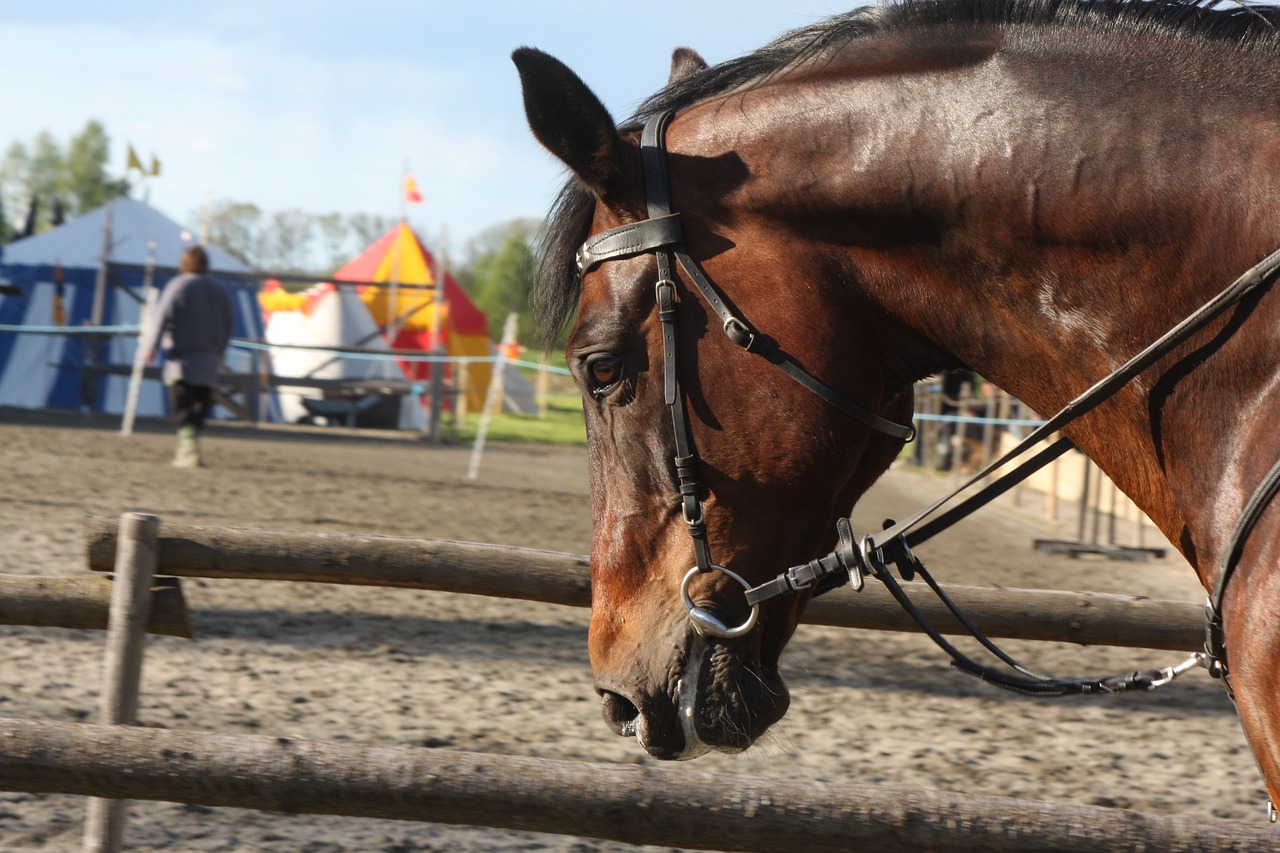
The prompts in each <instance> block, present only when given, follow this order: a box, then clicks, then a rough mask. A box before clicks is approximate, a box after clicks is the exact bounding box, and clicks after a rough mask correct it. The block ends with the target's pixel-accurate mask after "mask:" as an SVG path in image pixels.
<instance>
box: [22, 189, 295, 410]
mask: <svg viewBox="0 0 1280 853" xmlns="http://www.w3.org/2000/svg"><path fill="white" fill-rule="evenodd" d="M108 217H109V221H108ZM152 244H154V250H152V248H151V246H152ZM191 244H192V239H191V235H190V234H189V233H188V232H186V231H185V230H184V229H183V228H182V226H180V225H178V223H176V222H174V221H173V220H172V219H169V218H168V217H167V216H165V215H164V214H163V213H161V212H160V211H158V210H156V209H155V208H153V207H151V206H150V205H148V204H146V203H144V202H141V201H137V200H135V199H131V198H124V197H121V198H116V199H113V200H112V201H110V202H108V203H107V204H106V205H104V206H102V207H100V208H98V209H97V210H94V211H92V212H90V213H86V214H85V215H83V216H80V217H78V218H77V219H74V220H72V221H70V222H67V223H66V224H64V225H60V226H58V227H57V228H53V229H50V230H49V231H46V232H44V233H42V234H36V235H34V236H32V237H26V238H24V239H21V240H16V241H14V242H13V243H10V244H9V245H7V246H5V247H3V253H2V254H0V280H2V281H0V283H3V284H5V285H8V286H7V287H5V288H4V292H5V294H6V295H0V405H3V406H20V407H23V408H37V409H39V408H56V409H91V410H93V411H98V412H110V413H115V414H118V413H120V412H122V411H123V410H124V406H125V398H126V395H127V390H128V382H129V379H128V377H127V376H118V375H116V376H113V375H105V374H97V373H94V372H91V371H85V370H84V369H83V367H84V366H85V365H86V364H93V363H95V362H96V363H98V364H108V365H117V366H119V365H130V364H132V363H133V356H134V349H135V340H136V339H135V336H134V335H133V334H113V335H111V336H110V337H109V338H107V339H106V341H107V342H106V343H98V342H99V341H102V340H103V339H102V338H92V337H85V336H82V335H70V334H65V333H60V332H64V331H70V330H72V329H74V328H76V327H83V326H85V325H88V324H89V323H90V322H91V320H92V318H93V310H94V301H95V296H96V291H97V289H98V287H97V284H98V278H99V274H100V270H101V269H102V268H103V262H102V261H103V259H102V255H103V247H104V245H109V247H110V248H109V251H108V253H107V259H106V260H107V263H106V267H105V269H106V273H107V275H106V287H105V288H104V290H103V293H102V307H103V311H102V318H101V322H102V325H103V326H107V327H129V326H136V325H137V324H138V318H139V313H140V309H141V305H142V302H143V298H144V297H143V293H144V284H145V275H146V266H147V264H148V260H149V256H151V255H152V253H153V251H154V257H153V260H152V263H153V264H154V268H155V269H154V273H153V282H154V284H155V286H156V287H161V286H163V285H164V284H165V283H166V282H167V281H168V280H169V279H170V278H172V277H173V276H174V275H176V273H177V267H178V262H179V258H180V257H181V254H182V251H183V250H184V249H185V248H187V247H188V246H190V245H191ZM206 249H207V251H208V253H209V263H210V268H211V272H212V273H213V274H214V275H215V277H220V278H222V280H223V281H224V283H226V284H227V285H228V286H229V287H231V292H232V295H233V297H234V298H233V302H234V304H235V312H236V320H235V336H236V337H238V338H250V339H253V340H262V337H263V334H262V331H263V327H262V314H261V312H260V310H259V308H258V298H257V297H258V281H257V279H255V278H254V277H252V276H251V275H249V273H250V270H249V269H248V268H247V267H245V266H244V264H242V263H240V262H239V261H237V260H236V259H235V258H233V257H232V256H231V255H229V254H228V253H227V252H225V251H224V250H222V249H220V248H218V247H217V246H206ZM219 274H221V275H219ZM16 326H21V327H24V331H22V332H17V331H12V330H5V329H6V328H7V327H16ZM226 366H227V369H228V370H230V371H232V372H238V373H249V372H252V370H253V364H252V356H251V355H250V354H249V353H248V352H245V351H243V350H236V349H234V348H233V349H231V350H229V351H228V353H227V365H226ZM273 402H274V401H273ZM276 408H277V407H276V406H274V405H272V407H271V409H272V412H271V414H276V411H275V410H276ZM166 409H167V400H166V399H165V393H164V388H163V386H161V384H160V383H159V382H158V381H155V380H148V381H146V382H144V383H143V386H142V393H141V396H140V398H139V403H138V414H139V415H163V414H165V412H166ZM214 414H215V417H216V416H219V415H220V416H224V417H225V416H228V415H229V414H230V413H229V412H227V411H225V410H222V411H219V412H215V413H214Z"/></svg>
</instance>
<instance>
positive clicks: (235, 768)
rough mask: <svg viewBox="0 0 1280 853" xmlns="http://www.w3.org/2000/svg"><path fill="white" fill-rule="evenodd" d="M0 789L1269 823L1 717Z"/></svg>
mask: <svg viewBox="0 0 1280 853" xmlns="http://www.w3.org/2000/svg"><path fill="white" fill-rule="evenodd" d="M0 744H3V748H0V789H4V790H18V791H27V792H32V793H41V792H46V793H62V794H85V795H94V796H110V797H116V798H121V799H125V798H127V799H135V800H164V801H169V802H180V803H194V804H202V805H209V806H226V807H235V808H251V809H267V810H271V811H278V812H286V813H290V814H335V815H347V816H357V817H376V818H392V819H399V820H416V821H430V822H434V823H451V824H472V825H484V826H492V827H497V828H504V829H516V830H525V831H533V832H551V833H558V834H567V835H575V836H586V837H593V838H604V839H612V840H616V841H623V842H627V843H631V844H659V845H668V846H680V847H693V848H703V849H716V850H742V851H762V853H763V851H768V852H769V853H772V851H777V850H795V849H803V850H806V851H815V852H816V853H821V851H837V850H841V851H843V850H858V849H867V850H889V849H893V850H918V851H950V853H960V851H979V850H981V851H997V853H998V852H999V851H1010V853H1012V852H1013V851H1017V853H1033V851H1047V850H1054V851H1085V850H1088V851H1096V850H1108V851H1125V850H1134V851H1137V850H1160V851H1165V853H1190V851H1199V852H1200V853H1209V851H1212V852H1213V853H1219V852H1220V851H1221V852H1222V853H1225V851H1241V853H1242V852H1243V851H1258V850H1272V849H1275V846H1276V835H1275V833H1274V832H1273V831H1272V829H1271V828H1270V827H1269V826H1266V825H1263V824H1258V825H1253V824H1244V823H1236V822H1226V821H1198V820H1192V819H1188V818H1181V817H1161V816H1155V815H1145V814H1140V813H1136V812H1130V811H1123V810H1120V809H1105V808H1098V807H1091V806H1076V805H1062V804H1057V803H1045V802H1034V801H1027V800H1014V799H1008V798H1003V797H989V796H968V795H964V794H953V793H946V792H940V791H930V790H924V789H910V788H881V787H878V786H865V785H835V784H829V783H821V782H789V781H782V780H774V779H768V780H766V779H756V778H749V777H741V776H732V775H724V774H719V773H716V774H711V773H705V772H695V771H685V770H677V769H671V768H657V767H639V766H633V765H610V764H591V763H585V762H575V761H560V760H551V759H539V758H521V757H513V756H503V755H488V754H480V753H471V752H454V751H451V750H431V749H422V748H403V747H381V748H379V747H368V746H360V745H358V744H350V743H340V742H329V741H314V740H303V739H297V738H287V737H271V736H266V735H231V734H207V733H192V732H181V731H171V730H161V729H137V728H131V727H125V726H102V725H90V724H85V723H48V722H36V721H31V720H12V719H0Z"/></svg>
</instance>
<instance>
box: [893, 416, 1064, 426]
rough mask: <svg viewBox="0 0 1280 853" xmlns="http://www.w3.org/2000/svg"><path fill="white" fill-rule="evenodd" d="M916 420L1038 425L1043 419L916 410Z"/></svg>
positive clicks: (949, 422) (951, 422) (998, 424)
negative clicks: (943, 413) (933, 412)
mask: <svg viewBox="0 0 1280 853" xmlns="http://www.w3.org/2000/svg"><path fill="white" fill-rule="evenodd" d="M912 417H913V418H914V419H915V420H917V421H939V422H941V423H948V424H995V425H996V426H1025V427H1038V426H1040V425H1041V424H1043V423H1044V421H1035V420H1021V419H1018V418H984V417H981V416H979V415H929V414H924V413H922V412H917V413H916V414H914V415H913V416H912Z"/></svg>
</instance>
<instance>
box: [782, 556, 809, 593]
mask: <svg viewBox="0 0 1280 853" xmlns="http://www.w3.org/2000/svg"><path fill="white" fill-rule="evenodd" d="M807 568H809V564H808V563H804V564H803V565H799V566H792V567H791V568H789V569H787V583H788V584H789V585H790V586H791V588H792V589H794V590H795V591H796V592H799V591H800V590H802V589H808V588H809V587H811V586H813V578H810V579H809V580H807V581H803V582H802V581H799V580H797V579H796V576H797V575H798V574H799V570H800V569H807Z"/></svg>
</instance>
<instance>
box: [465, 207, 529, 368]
mask: <svg viewBox="0 0 1280 853" xmlns="http://www.w3.org/2000/svg"><path fill="white" fill-rule="evenodd" d="M532 242H533V230H532V226H531V223H530V221H529V220H516V221H514V222H509V223H506V224H505V225H500V226H496V227H495V228H491V229H489V230H488V231H486V232H484V233H483V234H481V235H480V236H478V237H477V238H476V239H475V240H473V241H472V242H471V244H470V246H469V252H468V255H469V257H471V258H473V259H474V260H473V261H472V262H471V264H470V265H469V266H470V270H469V271H468V274H467V275H465V276H460V278H463V279H465V280H466V281H467V289H468V292H469V293H470V294H471V298H472V299H473V300H474V301H475V303H476V307H477V308H479V309H480V310H481V311H483V312H484V315H485V317H486V319H487V320H488V322H489V330H490V331H491V332H495V331H496V330H498V329H501V328H502V324H503V323H504V322H505V321H506V317H507V314H509V313H511V312H512V311H514V312H516V313H517V314H519V315H520V327H519V333H518V339H519V340H520V342H521V343H531V342H532V340H531V336H532V329H531V324H530V321H529V293H530V291H531V290H532V288H533V277H534V271H535V268H536V266H537V264H536V260H535V257H534V250H533V245H532ZM495 247H496V248H495ZM460 283H461V282H460Z"/></svg>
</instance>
